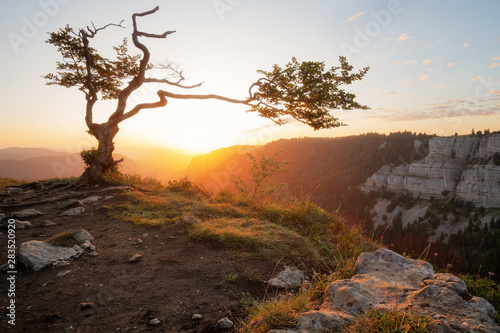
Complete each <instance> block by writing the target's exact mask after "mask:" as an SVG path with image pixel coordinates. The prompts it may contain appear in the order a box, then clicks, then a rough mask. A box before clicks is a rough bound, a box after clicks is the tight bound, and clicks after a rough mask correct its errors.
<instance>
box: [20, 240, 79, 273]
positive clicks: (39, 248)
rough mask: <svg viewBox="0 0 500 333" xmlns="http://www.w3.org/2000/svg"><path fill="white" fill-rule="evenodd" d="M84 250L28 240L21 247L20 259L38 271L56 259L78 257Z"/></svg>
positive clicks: (26, 265) (77, 247)
mask: <svg viewBox="0 0 500 333" xmlns="http://www.w3.org/2000/svg"><path fill="white" fill-rule="evenodd" d="M83 251H84V250H83V249H82V248H81V247H80V246H78V245H75V246H73V247H62V246H54V245H52V244H50V243H47V242H41V241H36V240H32V241H28V242H24V243H22V244H21V246H20V247H19V261H20V262H21V263H22V264H23V265H24V266H25V267H27V268H31V269H32V270H34V271H38V270H40V269H42V268H43V267H45V266H47V265H49V264H52V263H53V262H55V261H61V260H69V259H71V258H74V257H78V256H79V255H80V254H82V252H83Z"/></svg>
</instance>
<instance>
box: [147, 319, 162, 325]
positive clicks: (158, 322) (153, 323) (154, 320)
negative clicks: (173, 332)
mask: <svg viewBox="0 0 500 333" xmlns="http://www.w3.org/2000/svg"><path fill="white" fill-rule="evenodd" d="M160 324H161V321H160V320H159V319H158V318H153V319H151V320H150V321H149V325H152V326H158V325H160Z"/></svg>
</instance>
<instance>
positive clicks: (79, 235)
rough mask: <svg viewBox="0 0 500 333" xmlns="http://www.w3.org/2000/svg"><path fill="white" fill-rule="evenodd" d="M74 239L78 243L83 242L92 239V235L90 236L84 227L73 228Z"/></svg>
mask: <svg viewBox="0 0 500 333" xmlns="http://www.w3.org/2000/svg"><path fill="white" fill-rule="evenodd" d="M75 239H76V240H77V241H78V242H80V243H85V242H89V243H90V241H93V240H94V237H92V235H91V234H89V232H88V231H87V230H84V229H77V230H75Z"/></svg>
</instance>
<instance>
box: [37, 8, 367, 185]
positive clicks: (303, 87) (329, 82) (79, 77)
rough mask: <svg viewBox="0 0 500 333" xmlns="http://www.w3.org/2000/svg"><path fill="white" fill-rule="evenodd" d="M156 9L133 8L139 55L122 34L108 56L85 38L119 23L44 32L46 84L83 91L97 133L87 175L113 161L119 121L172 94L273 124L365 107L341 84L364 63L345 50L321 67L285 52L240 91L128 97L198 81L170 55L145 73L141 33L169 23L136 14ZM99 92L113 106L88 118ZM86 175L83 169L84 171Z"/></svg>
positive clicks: (323, 122)
mask: <svg viewBox="0 0 500 333" xmlns="http://www.w3.org/2000/svg"><path fill="white" fill-rule="evenodd" d="M158 10H159V7H155V8H154V9H152V10H150V11H146V12H143V13H135V14H133V15H132V23H133V32H132V41H133V44H134V46H135V47H136V48H137V49H138V50H140V51H141V52H142V56H141V55H131V54H130V53H129V49H128V40H127V39H126V38H125V39H123V40H122V42H121V44H119V45H117V46H115V47H113V48H114V50H115V52H116V57H115V59H109V58H106V57H104V56H103V55H102V53H99V52H98V51H97V50H96V49H95V48H93V47H91V46H90V40H91V39H92V38H94V37H96V35H97V34H98V33H99V32H100V31H101V30H103V29H106V28H108V27H121V28H123V26H122V23H123V21H122V22H120V23H118V24H113V23H110V24H108V25H105V26H103V27H100V28H96V27H95V26H94V25H93V24H92V27H87V28H85V29H80V30H78V32H75V31H74V30H73V29H72V28H71V27H70V26H68V25H67V26H66V27H64V28H61V29H59V30H58V31H56V32H52V33H50V37H49V38H48V39H47V43H49V44H51V45H54V46H55V47H56V48H57V51H58V52H59V53H60V54H61V56H62V60H61V61H58V62H57V63H56V65H57V66H56V72H55V73H49V74H47V75H45V76H44V78H45V79H46V80H47V84H48V85H59V86H62V87H66V88H72V87H76V88H78V89H79V90H81V91H82V92H83V93H84V94H85V98H86V101H87V106H86V116H85V122H86V124H87V127H88V128H89V131H88V132H89V134H91V135H93V136H94V137H96V138H97V140H98V141H99V147H98V154H97V158H96V160H95V162H94V163H93V165H92V166H91V167H90V168H88V169H87V170H86V171H85V173H84V175H86V173H87V172H89V173H93V174H94V176H92V177H90V178H93V179H94V180H95V179H96V178H98V177H99V175H102V172H103V170H104V171H105V170H107V169H109V168H110V167H112V166H113V165H116V163H117V161H113V159H112V157H111V154H112V151H113V150H114V143H113V142H112V139H113V138H114V136H115V135H116V134H117V133H118V124H119V123H120V122H122V121H124V120H126V119H128V118H131V117H133V116H134V115H136V114H137V113H139V112H140V111H141V110H144V109H151V108H159V107H164V106H166V105H167V99H168V98H174V99H216V100H221V101H225V102H229V103H236V104H243V105H247V106H248V107H249V111H251V112H257V113H258V114H259V116H261V117H264V118H268V119H270V120H272V121H274V122H275V123H277V124H283V123H285V122H286V119H287V118H289V117H291V118H294V119H296V120H297V121H299V122H301V123H304V124H307V125H309V126H311V127H312V128H313V129H315V130H319V129H322V128H333V127H338V126H342V125H344V124H343V123H341V122H340V121H339V120H338V118H336V117H334V116H333V115H332V114H330V112H331V111H332V110H335V109H344V110H352V109H366V108H367V106H364V105H361V104H359V103H358V102H356V101H355V100H354V99H355V97H356V96H355V95H354V94H352V93H349V92H346V91H345V90H342V89H341V86H342V85H349V84H351V83H353V82H354V81H357V80H361V79H362V78H363V77H364V75H365V74H366V72H367V71H368V67H366V68H363V69H361V70H359V71H358V72H354V71H353V67H352V66H351V65H349V64H348V62H347V60H346V58H345V57H340V58H339V60H340V66H338V67H332V68H331V69H328V70H325V63H324V62H317V61H304V62H299V61H298V60H297V59H296V58H292V60H291V62H290V63H288V64H287V65H285V67H283V68H281V67H280V66H278V65H274V66H273V68H272V69H271V70H270V71H265V70H258V71H257V72H258V73H259V74H262V77H261V78H260V79H258V80H257V81H256V82H254V83H252V84H251V85H250V87H249V89H248V94H249V95H248V96H247V97H246V98H240V99H235V98H229V97H225V96H220V95H215V94H208V95H200V94H178V93H173V92H170V91H168V90H165V89H161V90H158V91H157V96H158V98H159V99H158V100H157V101H152V102H149V103H140V104H137V105H133V106H130V105H127V103H128V102H129V101H128V98H129V96H130V95H131V94H132V92H134V91H135V90H136V89H138V88H139V87H141V86H142V85H143V84H148V83H161V84H164V85H165V87H168V86H175V87H178V88H184V89H192V88H196V87H199V86H201V85H202V83H197V84H193V85H185V84H184V81H185V78H184V76H183V71H182V69H181V68H180V67H179V66H178V65H175V64H173V63H167V64H164V65H163V66H156V68H158V69H160V72H161V73H162V77H147V76H146V74H147V73H149V70H150V69H152V68H153V67H155V66H153V65H152V64H151V63H150V52H149V50H148V48H147V46H146V45H145V44H144V43H143V42H142V41H141V40H140V37H141V38H142V37H145V38H159V39H164V38H166V37H167V36H168V35H170V34H173V33H175V31H166V32H164V33H162V34H154V33H148V32H143V31H141V30H139V29H138V24H137V18H138V17H144V16H147V15H151V14H153V13H155V12H156V11H158ZM99 98H101V99H115V100H117V106H116V110H115V111H114V112H113V114H111V115H110V116H109V119H108V121H107V122H105V123H102V124H97V123H94V121H93V107H94V104H95V103H96V102H97V101H98V100H99ZM84 178H85V177H84Z"/></svg>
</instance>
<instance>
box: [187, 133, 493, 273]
mask: <svg viewBox="0 0 500 333" xmlns="http://www.w3.org/2000/svg"><path fill="white" fill-rule="evenodd" d="M431 137H432V136H431V135H427V134H416V133H411V132H398V133H391V134H389V135H384V134H376V133H367V134H363V135H358V136H350V137H342V138H297V139H282V140H278V141H275V142H271V143H269V144H267V145H264V146H260V147H248V146H246V147H243V148H244V149H243V148H240V149H237V148H233V149H224V150H222V151H219V152H213V153H210V154H208V155H205V156H202V157H200V158H199V159H198V161H200V162H201V161H210V163H203V164H202V163H197V160H193V162H192V163H191V165H190V169H189V170H191V172H190V173H189V176H190V177H191V178H193V179H195V180H197V181H198V182H200V183H202V184H205V185H206V186H207V188H208V189H209V190H212V191H218V190H220V189H222V188H232V182H231V180H230V179H231V176H232V175H238V176H241V178H242V179H243V180H244V181H247V182H248V180H249V177H250V176H249V174H248V170H249V168H250V167H251V163H250V159H249V157H248V156H247V153H248V152H250V153H251V154H252V155H253V156H255V157H257V158H259V157H260V156H261V155H262V154H263V155H264V156H266V157H267V158H271V157H273V156H274V155H275V154H276V153H278V152H279V155H278V157H275V158H277V159H280V160H283V161H286V162H288V165H287V166H286V168H287V169H288V172H282V173H279V174H277V175H276V176H275V177H274V181H275V182H276V183H286V185H287V187H286V188H287V190H288V191H289V193H290V194H292V195H293V196H295V197H297V198H299V199H307V200H311V201H313V202H315V203H317V204H319V205H320V206H321V207H323V208H324V209H325V210H327V211H336V210H337V209H338V210H339V211H340V212H341V213H342V214H343V216H344V219H345V221H347V222H348V223H352V224H361V225H363V227H364V229H365V230H366V232H367V233H372V232H374V235H375V237H377V239H378V238H379V237H383V239H384V241H385V243H386V244H387V246H390V247H391V248H393V249H395V250H397V251H399V252H401V253H409V254H413V255H416V256H418V255H420V254H421V253H422V252H423V251H424V250H426V253H427V255H433V254H434V253H437V254H438V255H436V256H435V257H434V258H433V260H434V262H435V263H436V264H438V265H440V266H441V267H443V268H451V266H449V265H450V264H452V267H453V269H454V270H455V271H460V272H472V273H477V271H478V269H479V268H480V267H482V268H481V269H482V274H483V275H485V274H487V272H488V270H494V269H496V268H498V267H496V266H495V265H493V264H492V259H494V258H495V259H496V258H498V254H497V253H498V252H500V251H498V249H500V247H498V246H497V243H498V241H497V240H495V239H494V237H495V236H496V235H498V232H499V231H498V230H497V228H496V226H497V224H498V222H496V220H495V219H494V220H493V223H490V222H489V220H488V225H486V226H485V225H484V224H481V223H482V222H481V216H479V217H478V214H479V215H480V214H481V211H480V210H479V209H478V208H474V207H473V206H471V205H470V204H468V203H461V202H459V201H457V200H454V199H453V198H452V200H448V201H447V200H446V198H443V200H437V199H439V198H436V200H435V203H434V204H432V206H431V207H432V209H429V212H428V213H426V214H427V216H426V218H425V219H419V221H415V223H413V221H412V223H410V224H408V225H404V226H403V224H402V223H401V221H400V220H398V218H397V216H396V215H395V216H394V219H391V220H390V221H387V222H390V223H389V224H388V226H389V227H385V226H384V227H381V228H379V229H378V230H374V223H373V221H372V212H371V211H370V208H371V207H373V205H374V204H375V203H376V202H377V200H380V199H381V198H385V199H387V200H390V201H391V209H394V208H395V207H396V206H400V207H405V206H406V208H408V207H409V206H412V205H416V204H417V203H418V202H421V203H422V202H426V204H428V205H429V204H430V203H429V201H428V200H427V201H426V200H420V201H419V199H416V198H413V199H411V200H410V198H406V197H405V196H402V197H401V196H400V195H396V194H395V193H389V192H379V193H375V192H370V193H363V192H362V191H361V190H360V189H359V186H360V185H361V184H363V183H364V182H365V181H366V180H367V178H368V177H370V176H371V175H372V174H374V173H375V172H376V171H377V170H379V169H380V168H381V167H382V166H384V165H387V164H393V165H395V166H397V165H401V164H409V163H411V162H413V161H416V160H421V159H423V158H425V157H426V156H427V154H428V142H429V139H430V138H431ZM231 153H232V154H231ZM212 154H214V155H212ZM211 155H212V156H211ZM216 155H218V156H224V159H223V160H218V161H217V159H215V158H213V157H214V156H216ZM433 200H434V199H433ZM446 203H448V205H451V204H453V205H455V207H454V212H455V213H456V214H461V216H462V218H467V219H469V220H470V221H471V222H470V225H469V227H467V228H466V229H464V230H463V231H461V232H459V233H457V234H453V235H450V234H448V235H447V237H446V239H444V238H443V237H438V236H439V235H438V236H436V237H434V240H433V241H432V242H433V244H432V245H431V247H430V248H429V247H428V245H429V239H431V238H429V237H431V236H432V235H436V231H437V230H438V228H439V227H440V225H441V224H444V223H445V222H446V221H448V223H449V220H450V219H451V215H450V217H449V218H448V217H447V216H448V215H447V214H448V213H450V211H448V210H446V209H445V208H446V207H445V206H446ZM457 212H458V213H457ZM465 214H468V215H467V217H466V216H465ZM483 214H484V209H483ZM399 218H400V219H401V216H400V217H399ZM483 219H484V217H483ZM448 236H449V237H448ZM486 247H489V250H488V251H486V250H487V249H486ZM480 249H483V251H481V250H480ZM478 250H479V251H478Z"/></svg>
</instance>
